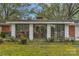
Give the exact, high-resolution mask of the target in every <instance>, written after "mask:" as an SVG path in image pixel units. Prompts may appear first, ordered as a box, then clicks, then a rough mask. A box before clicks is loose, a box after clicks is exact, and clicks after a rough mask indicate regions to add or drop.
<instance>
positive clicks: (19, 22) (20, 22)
mask: <svg viewBox="0 0 79 59" xmlns="http://www.w3.org/2000/svg"><path fill="white" fill-rule="evenodd" d="M6 23H7V24H39V23H41V24H71V23H72V24H74V22H30V21H29V22H27V21H25V22H23V21H18V22H6Z"/></svg>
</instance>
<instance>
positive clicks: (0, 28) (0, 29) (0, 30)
mask: <svg viewBox="0 0 79 59" xmlns="http://www.w3.org/2000/svg"><path fill="white" fill-rule="evenodd" d="M1 32H2V27H1V26H0V34H1Z"/></svg>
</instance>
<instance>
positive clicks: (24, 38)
mask: <svg viewBox="0 0 79 59" xmlns="http://www.w3.org/2000/svg"><path fill="white" fill-rule="evenodd" d="M20 39H21V43H22V44H26V43H27V36H26V35H25V34H22V35H20Z"/></svg>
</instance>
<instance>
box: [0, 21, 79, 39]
mask: <svg viewBox="0 0 79 59" xmlns="http://www.w3.org/2000/svg"><path fill="white" fill-rule="evenodd" d="M21 31H24V32H25V33H26V36H27V37H28V38H29V39H30V40H33V39H34V38H47V39H48V38H51V37H54V36H57V37H62V36H63V37H67V38H72V37H73V38H75V40H79V20H16V21H5V22H0V33H1V32H5V33H6V35H8V34H9V35H10V36H12V37H18V34H19V32H21Z"/></svg>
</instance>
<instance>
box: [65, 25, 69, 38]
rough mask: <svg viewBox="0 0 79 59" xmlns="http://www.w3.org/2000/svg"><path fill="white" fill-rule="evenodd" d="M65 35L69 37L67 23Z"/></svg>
mask: <svg viewBox="0 0 79 59" xmlns="http://www.w3.org/2000/svg"><path fill="white" fill-rule="evenodd" d="M65 37H69V25H67V24H66V25H65Z"/></svg>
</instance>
